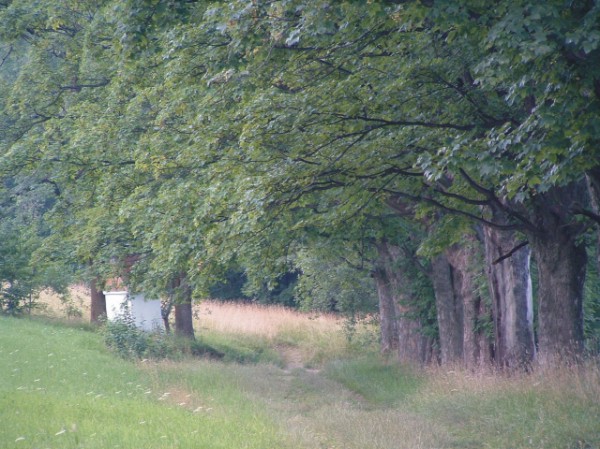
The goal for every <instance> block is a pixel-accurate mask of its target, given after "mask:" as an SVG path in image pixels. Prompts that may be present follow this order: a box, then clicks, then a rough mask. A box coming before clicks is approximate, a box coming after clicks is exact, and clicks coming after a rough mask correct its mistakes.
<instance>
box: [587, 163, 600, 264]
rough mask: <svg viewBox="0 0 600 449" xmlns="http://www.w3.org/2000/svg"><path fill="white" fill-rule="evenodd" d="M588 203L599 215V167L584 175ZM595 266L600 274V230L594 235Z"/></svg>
mask: <svg viewBox="0 0 600 449" xmlns="http://www.w3.org/2000/svg"><path fill="white" fill-rule="evenodd" d="M586 179H587V185H588V191H589V195H590V203H591V206H592V210H593V211H594V213H595V214H596V215H600V167H596V168H594V169H592V170H590V171H588V172H587V174H586ZM596 236H597V246H596V266H597V267H598V273H600V230H599V231H598V232H597V233H596Z"/></svg>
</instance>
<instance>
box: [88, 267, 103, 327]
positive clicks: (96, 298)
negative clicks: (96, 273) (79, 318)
mask: <svg viewBox="0 0 600 449" xmlns="http://www.w3.org/2000/svg"><path fill="white" fill-rule="evenodd" d="M90 296H91V305H90V322H91V323H94V324H97V323H100V322H101V321H102V319H103V318H105V317H106V297H105V296H104V293H103V292H102V290H98V279H96V278H95V279H92V281H91V282H90Z"/></svg>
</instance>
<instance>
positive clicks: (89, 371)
mask: <svg viewBox="0 0 600 449" xmlns="http://www.w3.org/2000/svg"><path fill="white" fill-rule="evenodd" d="M53 307H54V306H53V305H52V304H50V303H49V305H48V306H47V308H46V312H45V313H48V314H53V315H54V316H55V317H57V316H61V315H62V316H65V315H66V310H65V309H64V308H62V309H61V307H62V305H61V304H58V308H57V309H56V310H55V311H53ZM75 315H77V314H75ZM78 319H79V318H77V317H76V316H74V315H73V314H71V315H70V318H69V319H68V320H66V321H67V323H66V324H65V323H64V322H59V323H56V322H54V321H52V322H50V321H47V320H46V319H34V320H28V319H8V318H4V319H0V376H1V378H2V379H3V382H1V383H0V447H2V448H31V449H33V448H57V449H59V448H61V449H62V448H73V449H74V448H117V447H118V448H124V449H128V448H131V449H134V448H140V447H144V448H161V449H162V448H221V447H222V448H232V449H234V448H348V449H353V448H356V449H363V448H364V449H368V448H378V449H379V448H381V449H387V448H390V449H391V448H394V449H403V448H405V449H419V448H430V449H433V448H448V449H450V448H452V449H453V448H466V449H469V448H473V449H475V448H488V449H492V448H497V449H506V448H515V449H516V448H538V449H542V448H543V449H558V448H565V449H593V448H600V367H599V366H598V364H597V363H594V362H591V361H590V362H588V363H587V364H585V365H581V366H560V367H552V368H545V369H542V368H539V367H538V368H536V369H535V370H534V371H533V372H532V373H529V374H513V375H506V374H499V373H493V372H486V371H482V372H477V373H473V372H466V371H464V370H462V369H460V368H456V369H453V370H450V369H442V368H439V367H437V368H429V369H426V370H414V369H409V368H407V367H404V366H399V365H397V364H395V363H393V362H392V361H389V360H385V359H382V358H381V357H380V356H379V354H378V353H377V348H376V345H373V341H372V329H370V328H369V327H365V328H361V329H359V330H358V332H357V334H356V335H355V336H354V337H355V338H354V339H353V340H351V341H348V339H347V338H346V334H345V333H344V323H343V321H340V320H339V319H338V318H336V317H334V316H311V315H305V314H299V313H297V312H293V311H289V310H287V309H282V308H270V307H263V306H257V305H240V304H234V303H226V304H222V303H213V302H205V303H203V304H202V305H201V306H200V308H199V309H198V317H197V320H198V321H197V323H196V329H197V332H198V338H199V340H201V341H205V342H207V343H210V344H211V345H212V346H215V347H219V348H221V350H222V351H224V352H225V351H227V350H229V349H231V350H233V348H236V347H238V346H240V345H241V346H242V347H243V348H246V350H247V351H255V352H257V353H259V354H272V355H273V357H262V356H261V357H257V358H255V359H252V358H248V359H245V360H252V363H237V362H231V361H230V362H227V361H217V360H209V359H202V358H194V357H184V358H180V359H178V360H171V361H151V360H146V361H137V362H136V361H127V360H123V359H120V358H118V357H117V356H116V355H115V354H113V353H111V352H109V351H108V350H107V349H106V347H105V346H104V344H103V340H102V335H100V333H98V332H97V331H91V330H89V327H87V326H83V325H82V324H80V322H79V321H78ZM219 345H220V346H219ZM228 348H229V349H228ZM231 360H235V358H232V359H231Z"/></svg>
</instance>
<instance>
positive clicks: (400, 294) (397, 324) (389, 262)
mask: <svg viewBox="0 0 600 449" xmlns="http://www.w3.org/2000/svg"><path fill="white" fill-rule="evenodd" d="M377 251H378V254H379V260H378V267H377V269H376V272H375V280H376V282H377V286H378V293H379V304H380V316H381V318H380V319H381V323H382V329H381V332H382V351H384V352H385V351H387V352H391V351H392V350H394V349H395V350H396V351H397V355H398V360H399V361H400V362H403V363H409V364H423V363H425V362H426V361H428V360H430V359H431V354H432V350H431V346H432V345H431V339H429V338H427V337H426V336H425V335H424V334H423V332H422V330H423V325H422V323H421V321H420V319H419V317H418V313H417V310H418V307H417V304H416V302H417V301H418V300H419V298H414V297H412V296H411V295H410V293H409V292H410V287H409V285H408V282H409V281H408V279H407V278H406V275H405V273H404V272H403V270H402V267H401V266H400V265H401V264H400V263H399V261H400V258H401V252H400V249H399V248H398V247H396V246H394V245H390V244H389V243H388V242H385V241H383V242H380V243H378V244H377Z"/></svg>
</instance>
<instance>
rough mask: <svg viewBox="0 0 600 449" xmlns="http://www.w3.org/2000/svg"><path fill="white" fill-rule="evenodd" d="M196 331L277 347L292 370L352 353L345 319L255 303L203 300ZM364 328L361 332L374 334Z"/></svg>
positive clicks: (197, 317) (313, 366)
mask: <svg viewBox="0 0 600 449" xmlns="http://www.w3.org/2000/svg"><path fill="white" fill-rule="evenodd" d="M195 312H196V313H195V315H196V322H195V328H196V330H197V332H198V334H199V335H200V338H202V337H203V336H206V335H208V336H215V335H219V336H221V337H222V336H225V337H226V338H234V339H238V341H244V342H248V341H249V340H251V341H254V342H255V343H256V344H259V345H263V346H269V347H272V348H276V349H277V351H278V352H279V353H280V355H281V356H282V357H283V359H284V363H285V364H286V365H287V366H290V367H302V366H304V367H312V368H315V367H319V366H321V365H322V364H323V363H325V362H326V361H327V360H331V359H334V358H336V357H342V356H344V355H345V354H348V353H349V351H351V350H352V347H353V345H354V346H355V343H353V342H351V341H349V339H348V335H347V333H346V332H345V329H344V319H343V318H341V317H339V316H336V315H333V314H314V313H303V312H299V311H296V310H292V309H289V308H285V307H281V306H274V305H269V306H266V305H261V304H255V303H234V302H225V303H224V302H216V301H209V300H207V301H203V302H202V303H200V304H199V305H197V306H195ZM371 331H372V330H371V329H367V328H366V327H365V328H362V329H360V330H359V332H363V333H367V332H371Z"/></svg>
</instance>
